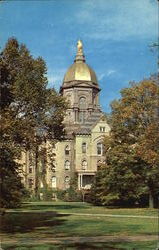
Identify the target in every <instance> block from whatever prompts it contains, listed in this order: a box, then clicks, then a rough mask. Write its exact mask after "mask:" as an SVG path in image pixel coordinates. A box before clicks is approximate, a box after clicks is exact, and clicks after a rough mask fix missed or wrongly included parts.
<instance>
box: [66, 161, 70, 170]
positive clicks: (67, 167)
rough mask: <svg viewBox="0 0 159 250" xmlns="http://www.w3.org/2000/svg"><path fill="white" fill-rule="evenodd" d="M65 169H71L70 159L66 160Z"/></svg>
mask: <svg viewBox="0 0 159 250" xmlns="http://www.w3.org/2000/svg"><path fill="white" fill-rule="evenodd" d="M65 169H66V170H70V162H69V161H68V160H67V161H65Z"/></svg>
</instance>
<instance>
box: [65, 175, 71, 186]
mask: <svg viewBox="0 0 159 250" xmlns="http://www.w3.org/2000/svg"><path fill="white" fill-rule="evenodd" d="M65 187H66V188H69V187H70V177H69V176H66V177H65Z"/></svg>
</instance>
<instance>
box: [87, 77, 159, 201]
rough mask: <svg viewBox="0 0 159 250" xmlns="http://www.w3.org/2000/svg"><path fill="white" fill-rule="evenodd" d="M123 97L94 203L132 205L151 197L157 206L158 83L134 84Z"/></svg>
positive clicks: (115, 113)
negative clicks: (147, 196)
mask: <svg viewBox="0 0 159 250" xmlns="http://www.w3.org/2000/svg"><path fill="white" fill-rule="evenodd" d="M121 95H122V97H121V99H120V100H118V101H114V102H113V103H112V115H111V119H110V121H111V135H110V137H106V138H105V149H106V159H107V164H106V165H105V166H103V167H101V170H99V172H98V173H97V176H96V183H95V184H94V185H93V187H92V192H94V194H95V197H94V202H97V203H98V202H99V203H101V204H104V205H105V204H109V205H110V204H119V203H120V204H121V202H122V204H129V205H130V204H135V203H136V202H137V203H141V201H142V200H143V197H144V196H145V197H146V195H148V194H149V197H150V203H151V204H150V205H151V206H152V205H153V206H154V201H155V196H157V192H158V189H159V182H158V179H159V169H158V166H159V114H158V101H159V99H158V96H159V86H158V85H157V82H156V81H155V79H150V80H144V81H142V82H140V83H139V84H134V83H131V87H130V88H126V89H123V90H122V91H121ZM152 203H153V204H152Z"/></svg>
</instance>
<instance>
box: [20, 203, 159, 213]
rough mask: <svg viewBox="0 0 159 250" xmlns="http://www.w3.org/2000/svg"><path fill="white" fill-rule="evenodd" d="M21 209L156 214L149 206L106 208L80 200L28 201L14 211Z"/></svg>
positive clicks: (155, 210)
mask: <svg viewBox="0 0 159 250" xmlns="http://www.w3.org/2000/svg"><path fill="white" fill-rule="evenodd" d="M17 210H19V211H23V210H27V211H29V210H32V211H33V210H40V211H57V212H65V213H66V212H68V213H70V212H72V213H78V212H79V213H92V214H121V215H144V216H157V209H149V208H114V207H111V208H107V207H100V206H93V205H91V204H88V203H82V202H28V203H24V204H23V206H22V208H19V209H16V211H17Z"/></svg>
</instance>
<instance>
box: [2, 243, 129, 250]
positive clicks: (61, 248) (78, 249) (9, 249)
mask: <svg viewBox="0 0 159 250" xmlns="http://www.w3.org/2000/svg"><path fill="white" fill-rule="evenodd" d="M3 247H4V248H3V249H4V250H19V249H20V250H28V249H32V250H66V249H69V250H92V249H93V250H98V249H110V250H122V249H125V248H121V247H120V248H119V247H118V248H117V247H116V243H74V244H64V245H63V244H62V245H54V246H53V245H50V244H48V245H41V246H35V245H29V246H23V245H20V248H19V247H18V246H17V245H10V246H3Z"/></svg>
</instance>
